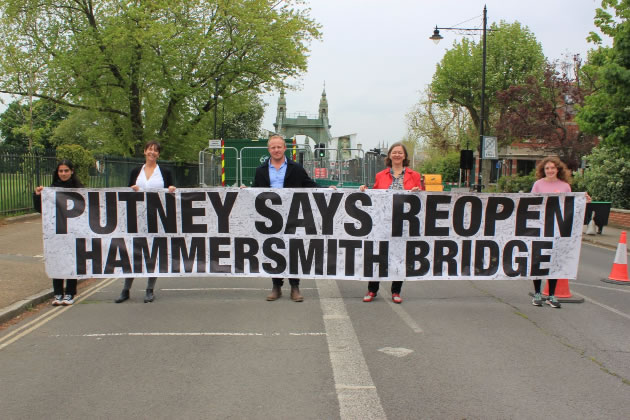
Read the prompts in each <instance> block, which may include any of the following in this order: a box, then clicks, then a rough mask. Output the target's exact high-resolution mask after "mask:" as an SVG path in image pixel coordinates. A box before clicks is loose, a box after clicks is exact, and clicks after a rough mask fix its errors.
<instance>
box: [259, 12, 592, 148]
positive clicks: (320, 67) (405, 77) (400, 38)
mask: <svg viewBox="0 0 630 420" xmlns="http://www.w3.org/2000/svg"><path fill="white" fill-rule="evenodd" d="M485 4H486V5H487V8H488V25H490V24H491V23H492V22H499V21H501V20H505V21H507V22H514V21H519V22H520V23H521V24H523V25H525V26H527V27H529V29H530V30H531V31H532V32H533V34H534V35H535V36H536V38H537V40H538V42H540V43H541V45H542V47H543V52H544V54H545V56H546V57H547V58H549V59H551V60H555V59H561V58H563V56H565V55H567V54H568V55H569V56H572V55H573V54H576V53H579V54H580V55H581V56H582V57H583V58H584V59H586V53H587V51H588V50H589V49H591V48H593V44H589V43H587V41H586V37H587V36H588V34H589V32H590V31H593V30H595V29H596V27H595V25H594V24H593V18H594V16H595V9H596V8H597V7H600V5H601V1H599V0H487V1H486V3H485ZM483 6H484V2H477V1H470V0H387V1H383V0H311V1H310V8H311V17H313V18H314V19H315V20H316V21H318V22H319V23H320V24H321V25H322V32H323V40H322V41H316V42H313V43H312V44H311V51H312V52H311V55H310V58H309V69H308V72H307V73H306V74H305V75H304V76H303V77H302V78H301V79H300V80H298V81H296V82H295V83H294V84H296V85H298V86H299V87H300V89H299V90H297V91H287V92H286V99H287V113H288V114H293V113H297V112H299V111H302V112H306V113H307V114H317V111H318V104H319V99H320V96H321V93H322V88H323V85H324V81H325V82H326V94H327V98H328V107H329V118H330V124H331V125H332V128H331V133H332V135H333V136H340V135H345V134H351V133H357V134H358V137H357V142H358V143H362V144H363V149H364V150H366V149H370V148H372V147H376V146H377V145H378V144H379V143H381V142H382V143H385V144H388V143H389V144H391V143H393V142H395V141H399V140H401V139H402V137H403V136H404V135H405V133H406V126H405V114H406V113H407V112H408V111H409V110H410V108H411V107H412V106H413V104H414V103H415V102H416V101H417V100H418V99H419V97H420V92H421V91H423V90H424V88H425V87H426V85H427V84H429V83H430V82H431V78H432V76H433V73H434V71H435V66H436V64H437V63H438V62H439V61H440V60H441V59H442V57H443V55H444V52H445V50H446V49H448V48H449V47H451V46H452V44H453V42H454V41H456V40H460V39H461V38H462V35H459V34H458V33H457V32H455V31H440V34H441V35H442V36H443V37H444V39H443V40H442V41H441V42H440V43H439V44H438V45H435V44H434V43H433V42H432V41H431V40H429V36H431V35H432V34H433V29H434V28H435V26H436V25H437V26H439V27H453V26H455V25H457V24H459V23H461V22H465V21H468V22H466V23H465V24H463V25H459V26H461V27H466V28H476V27H478V28H481V26H482V12H483ZM470 19H472V20H470ZM478 39H479V37H478V35H477V40H478ZM480 71H481V69H480ZM278 96H279V93H277V92H274V93H272V94H267V95H265V96H264V100H265V102H266V103H267V108H266V113H265V117H264V121H263V125H262V128H264V129H267V130H270V131H273V123H274V121H275V118H276V106H277V102H278Z"/></svg>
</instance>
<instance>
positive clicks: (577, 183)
mask: <svg viewBox="0 0 630 420" xmlns="http://www.w3.org/2000/svg"><path fill="white" fill-rule="evenodd" d="M571 191H573V192H585V191H588V185H587V184H586V177H585V176H584V173H583V172H575V173H573V182H571Z"/></svg>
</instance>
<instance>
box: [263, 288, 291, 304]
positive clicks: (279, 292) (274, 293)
mask: <svg viewBox="0 0 630 420" xmlns="http://www.w3.org/2000/svg"><path fill="white" fill-rule="evenodd" d="M280 296H282V289H280V286H273V287H272V288H271V293H270V294H269V296H267V300H268V301H270V302H271V301H273V300H276V299H278V298H279V297H280ZM291 296H293V295H291Z"/></svg>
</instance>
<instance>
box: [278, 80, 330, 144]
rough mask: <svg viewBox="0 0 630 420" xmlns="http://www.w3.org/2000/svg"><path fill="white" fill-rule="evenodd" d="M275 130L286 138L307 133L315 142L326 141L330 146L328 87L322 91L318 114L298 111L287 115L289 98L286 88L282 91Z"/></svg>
mask: <svg viewBox="0 0 630 420" xmlns="http://www.w3.org/2000/svg"><path fill="white" fill-rule="evenodd" d="M273 127H274V129H275V132H276V133H278V134H280V135H282V136H283V137H284V138H291V137H293V136H295V135H305V136H308V137H310V138H311V139H313V140H314V141H315V144H320V143H324V144H325V145H326V147H328V145H329V143H330V139H331V138H332V136H331V135H330V127H331V125H330V122H329V120H328V99H327V98H326V88H325V87H324V90H323V91H322V96H321V98H320V100H319V114H318V115H317V116H315V115H312V116H309V115H306V114H305V113H297V114H296V115H292V116H290V117H289V116H288V115H287V99H286V98H285V96H284V90H282V91H280V98H278V108H277V114H276V122H275V123H274V124H273Z"/></svg>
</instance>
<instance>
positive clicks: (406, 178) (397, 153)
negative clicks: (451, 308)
mask: <svg viewBox="0 0 630 420" xmlns="http://www.w3.org/2000/svg"><path fill="white" fill-rule="evenodd" d="M408 156H409V155H408V153H407V148H406V147H405V146H404V145H403V144H402V143H394V144H392V145H391V146H390V148H389V150H388V151H387V157H386V158H385V164H386V165H387V168H385V169H384V170H382V171H381V172H379V173H377V174H376V176H375V178H374V187H373V188H374V189H382V190H387V189H389V190H411V191H421V190H424V185H423V183H422V175H421V174H420V173H418V172H416V171H414V170H413V169H411V168H410V167H409V159H408ZM359 189H360V190H361V191H365V190H366V189H367V187H366V186H365V185H361V186H360V187H359ZM402 283H403V282H402V281H392V301H393V302H394V303H402V297H400V291H401V289H402ZM379 286H380V282H378V281H371V282H369V283H368V292H367V294H366V295H365V297H364V298H363V302H372V301H373V300H374V298H375V297H376V294H377V293H378V289H379Z"/></svg>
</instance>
